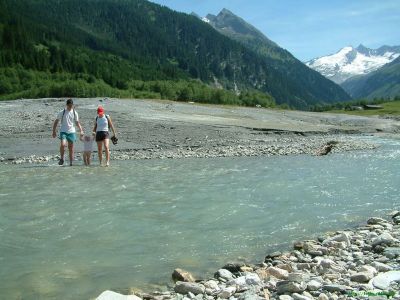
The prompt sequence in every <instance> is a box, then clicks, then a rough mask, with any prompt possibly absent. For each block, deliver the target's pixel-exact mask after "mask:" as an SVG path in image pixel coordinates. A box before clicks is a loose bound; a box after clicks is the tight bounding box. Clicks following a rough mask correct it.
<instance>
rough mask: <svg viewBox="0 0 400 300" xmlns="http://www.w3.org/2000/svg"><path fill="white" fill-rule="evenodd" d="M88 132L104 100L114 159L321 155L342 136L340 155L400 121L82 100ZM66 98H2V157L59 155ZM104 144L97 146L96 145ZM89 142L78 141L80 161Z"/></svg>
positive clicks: (28, 159) (396, 128) (392, 130)
mask: <svg viewBox="0 0 400 300" xmlns="http://www.w3.org/2000/svg"><path fill="white" fill-rule="evenodd" d="M74 103H75V104H76V110H77V112H78V113H79V116H80V120H81V123H82V125H83V127H84V130H85V131H86V132H91V130H92V128H93V124H94V120H95V117H96V108H97V106H98V105H99V104H101V105H103V106H104V107H105V109H106V113H107V114H109V115H110V116H111V117H112V119H113V122H114V124H115V126H116V128H117V132H118V137H119V143H118V145H117V146H113V145H111V151H112V159H113V160H126V159H152V158H159V159H163V158H184V157H234V156H262V155H264V156H270V155H293V154H316V153H318V151H319V150H320V149H321V148H323V147H324V145H326V144H327V143H328V142H330V141H335V142H336V144H335V147H334V148H333V151H332V152H342V151H348V150H361V149H373V148H374V147H375V146H374V145H372V144H370V143H366V142H363V141H361V140H360V139H359V138H358V137H359V136H360V135H371V134H394V135H398V132H400V122H399V121H397V120H388V119H380V118H365V117H357V116H348V115H340V114H323V113H311V112H300V111H281V110H268V109H261V108H246V107H229V106H210V105H198V104H188V103H178V102H170V101H150V100H121V99H106V100H104V99H75V101H74ZM64 105H65V100H64V99H36V100H16V101H2V102H0V124H1V128H2V130H1V131H0V145H1V146H0V162H1V163H12V164H21V163H40V162H49V161H50V162H55V161H57V160H58V148H59V141H58V139H53V138H52V137H51V134H52V124H53V121H54V119H55V117H56V115H57V112H59V111H60V110H62V109H63V108H64ZM94 148H96V147H94ZM82 150H83V145H82V143H81V142H79V141H78V142H77V143H76V153H77V160H78V161H79V160H80V155H81V153H80V152H81V151H82Z"/></svg>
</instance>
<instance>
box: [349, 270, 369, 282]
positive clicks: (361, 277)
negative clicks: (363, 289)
mask: <svg viewBox="0 0 400 300" xmlns="http://www.w3.org/2000/svg"><path fill="white" fill-rule="evenodd" d="M373 277H374V275H373V274H372V273H370V272H359V273H356V274H354V275H351V277H350V280H351V281H354V282H358V283H367V282H368V281H370V280H371V279H372V278H373Z"/></svg>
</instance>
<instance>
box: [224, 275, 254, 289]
mask: <svg viewBox="0 0 400 300" xmlns="http://www.w3.org/2000/svg"><path fill="white" fill-rule="evenodd" d="M228 284H229V285H238V286H239V287H246V286H249V285H260V284H261V279H260V277H258V275H257V274H254V273H250V274H247V275H246V276H241V277H238V278H235V279H233V280H231V281H229V282H228Z"/></svg>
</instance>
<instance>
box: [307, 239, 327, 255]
mask: <svg viewBox="0 0 400 300" xmlns="http://www.w3.org/2000/svg"><path fill="white" fill-rule="evenodd" d="M303 250H304V252H305V253H307V254H309V255H311V256H322V255H324V253H323V251H322V249H321V245H319V244H318V243H317V242H316V241H304V242H303Z"/></svg>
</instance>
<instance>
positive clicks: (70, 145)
mask: <svg viewBox="0 0 400 300" xmlns="http://www.w3.org/2000/svg"><path fill="white" fill-rule="evenodd" d="M68 151H69V165H70V166H72V162H73V160H74V143H72V142H70V141H68Z"/></svg>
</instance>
